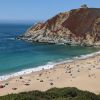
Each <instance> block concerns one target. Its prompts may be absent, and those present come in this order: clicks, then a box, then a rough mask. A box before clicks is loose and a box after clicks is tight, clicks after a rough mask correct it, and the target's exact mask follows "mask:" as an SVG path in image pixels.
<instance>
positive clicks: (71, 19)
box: [20, 8, 100, 46]
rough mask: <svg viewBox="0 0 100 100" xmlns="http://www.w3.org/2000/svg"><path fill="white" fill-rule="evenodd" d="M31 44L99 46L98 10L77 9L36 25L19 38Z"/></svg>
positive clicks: (99, 19) (99, 20)
mask: <svg viewBox="0 0 100 100" xmlns="http://www.w3.org/2000/svg"><path fill="white" fill-rule="evenodd" d="M20 38H21V39H24V40H28V41H32V42H47V43H65V44H71V45H85V46H100V8H79V9H73V10H71V11H68V12H64V13H59V14H58V15H56V16H55V17H53V18H51V19H49V20H47V21H46V22H44V23H37V24H36V25H34V26H32V27H31V28H30V29H28V30H27V32H26V33H25V34H24V35H23V36H21V37H20Z"/></svg>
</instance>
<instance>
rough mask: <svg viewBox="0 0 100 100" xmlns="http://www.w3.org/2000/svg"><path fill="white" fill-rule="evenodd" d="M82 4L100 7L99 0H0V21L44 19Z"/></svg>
mask: <svg viewBox="0 0 100 100" xmlns="http://www.w3.org/2000/svg"><path fill="white" fill-rule="evenodd" d="M82 4H87V5H88V6H89V7H95V8H100V0H0V21H7V20H8V21H9V20H10V21H11V20H16V21H18V20H19V21H31V20H46V19H49V18H51V17H53V16H54V15H56V14H58V13H60V12H63V11H68V10H71V9H73V8H79V7H80V6H81V5H82Z"/></svg>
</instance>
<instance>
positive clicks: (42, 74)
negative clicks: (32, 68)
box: [0, 55, 100, 96]
mask: <svg viewBox="0 0 100 100" xmlns="http://www.w3.org/2000/svg"><path fill="white" fill-rule="evenodd" d="M5 84H6V85H5ZM0 85H5V87H3V88H0V96H2V95H6V94H11V93H19V92H25V91H32V90H41V91H45V90H47V89H50V88H53V87H59V88H61V87H77V88H78V89H81V90H88V91H91V92H94V93H96V94H98V93H100V56H99V55H98V56H94V57H91V58H86V59H81V60H74V61H73V62H70V63H63V64H59V65H56V66H54V68H51V69H48V70H41V71H39V72H33V73H31V74H28V75H23V76H18V77H14V78H12V79H9V80H6V81H1V82H0Z"/></svg>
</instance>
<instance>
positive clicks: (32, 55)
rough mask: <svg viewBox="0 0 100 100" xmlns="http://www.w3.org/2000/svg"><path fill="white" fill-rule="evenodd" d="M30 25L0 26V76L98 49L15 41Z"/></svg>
mask: <svg viewBox="0 0 100 100" xmlns="http://www.w3.org/2000/svg"><path fill="white" fill-rule="evenodd" d="M30 26H31V25H26V24H0V76H2V75H8V74H11V73H15V72H19V71H22V70H25V69H30V68H37V67H39V66H44V65H50V64H53V63H56V62H60V61H63V60H67V59H72V58H73V57H79V56H81V55H86V54H90V53H93V52H97V51H98V50H99V48H93V47H80V46H76V47H75V46H67V45H57V44H46V43H45V44H44V43H28V42H25V41H21V40H16V39H15V37H16V36H18V35H20V34H22V33H24V32H25V31H26V30H27V29H28V28H29V27H30Z"/></svg>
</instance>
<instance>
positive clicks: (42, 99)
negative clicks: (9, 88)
mask: <svg viewBox="0 0 100 100" xmlns="http://www.w3.org/2000/svg"><path fill="white" fill-rule="evenodd" d="M0 100H100V96H99V95H95V94H93V93H91V92H87V91H81V90H78V89H76V88H61V89H58V88H53V89H50V90H48V91H46V92H40V91H32V92H23V93H19V94H10V95H7V96H3V97H0Z"/></svg>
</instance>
